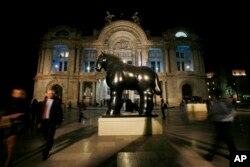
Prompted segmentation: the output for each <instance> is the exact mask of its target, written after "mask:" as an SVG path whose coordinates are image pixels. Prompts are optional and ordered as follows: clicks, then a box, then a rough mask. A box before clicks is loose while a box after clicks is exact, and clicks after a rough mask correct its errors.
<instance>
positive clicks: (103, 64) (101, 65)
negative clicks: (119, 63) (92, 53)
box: [95, 52, 107, 71]
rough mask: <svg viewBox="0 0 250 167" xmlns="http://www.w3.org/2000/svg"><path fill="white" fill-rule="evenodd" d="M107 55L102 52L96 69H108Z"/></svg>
mask: <svg viewBox="0 0 250 167" xmlns="http://www.w3.org/2000/svg"><path fill="white" fill-rule="evenodd" d="M106 61H107V59H106V55H105V54H104V53H103V52H102V54H100V55H99V56H98V58H97V61H96V66H95V69H96V71H101V70H102V68H104V69H106Z"/></svg>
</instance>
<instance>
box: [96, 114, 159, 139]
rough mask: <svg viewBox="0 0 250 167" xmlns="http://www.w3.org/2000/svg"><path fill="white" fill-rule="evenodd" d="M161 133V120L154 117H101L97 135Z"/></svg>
mask: <svg viewBox="0 0 250 167" xmlns="http://www.w3.org/2000/svg"><path fill="white" fill-rule="evenodd" d="M162 133H163V128H162V119H161V118H159V116H156V117H101V118H99V119H98V135H99V136H111V135H159V134H162Z"/></svg>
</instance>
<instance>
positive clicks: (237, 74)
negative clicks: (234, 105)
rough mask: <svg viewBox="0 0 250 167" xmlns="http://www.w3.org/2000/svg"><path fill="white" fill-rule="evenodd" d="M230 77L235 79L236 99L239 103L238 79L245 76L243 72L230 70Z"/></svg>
mask: <svg viewBox="0 0 250 167" xmlns="http://www.w3.org/2000/svg"><path fill="white" fill-rule="evenodd" d="M232 75H233V76H234V77H235V79H236V98H237V101H239V77H242V76H246V72H245V70H232Z"/></svg>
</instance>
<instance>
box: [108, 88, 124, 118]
mask: <svg viewBox="0 0 250 167" xmlns="http://www.w3.org/2000/svg"><path fill="white" fill-rule="evenodd" d="M110 91H111V93H110V106H109V109H108V111H107V113H106V114H107V115H119V114H120V109H121V106H122V105H121V104H122V99H121V97H122V93H121V91H120V90H118V91H117V90H113V89H112V90H110Z"/></svg>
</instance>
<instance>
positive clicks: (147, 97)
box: [140, 89, 154, 116]
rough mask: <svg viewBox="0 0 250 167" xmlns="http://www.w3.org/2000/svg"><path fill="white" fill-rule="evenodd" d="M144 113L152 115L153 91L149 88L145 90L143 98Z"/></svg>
mask: <svg viewBox="0 0 250 167" xmlns="http://www.w3.org/2000/svg"><path fill="white" fill-rule="evenodd" d="M141 99H142V100H141V104H140V105H141V108H142V115H146V116H150V115H151V113H152V110H153V105H154V103H153V91H152V90H150V89H148V90H145V91H144V92H143V96H142V98H141Z"/></svg>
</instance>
